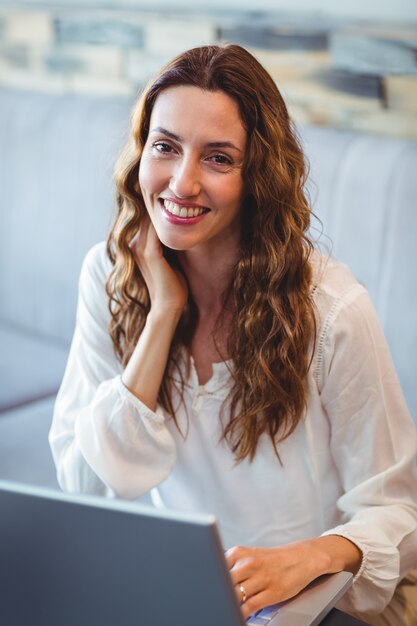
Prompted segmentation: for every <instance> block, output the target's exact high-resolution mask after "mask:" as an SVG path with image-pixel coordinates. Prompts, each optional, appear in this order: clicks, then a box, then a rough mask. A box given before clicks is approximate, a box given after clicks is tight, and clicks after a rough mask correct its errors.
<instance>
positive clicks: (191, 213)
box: [163, 200, 204, 217]
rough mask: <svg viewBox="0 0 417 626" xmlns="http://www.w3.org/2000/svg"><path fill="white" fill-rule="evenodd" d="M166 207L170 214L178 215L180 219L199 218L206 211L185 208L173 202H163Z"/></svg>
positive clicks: (196, 208) (197, 208)
mask: <svg viewBox="0 0 417 626" xmlns="http://www.w3.org/2000/svg"><path fill="white" fill-rule="evenodd" d="M163 203H164V207H165V209H166V210H167V211H169V213H172V214H173V215H177V216H178V217H197V216H198V215H201V214H202V213H204V209H201V208H199V207H184V206H179V205H178V204H176V203H175V202H171V200H163Z"/></svg>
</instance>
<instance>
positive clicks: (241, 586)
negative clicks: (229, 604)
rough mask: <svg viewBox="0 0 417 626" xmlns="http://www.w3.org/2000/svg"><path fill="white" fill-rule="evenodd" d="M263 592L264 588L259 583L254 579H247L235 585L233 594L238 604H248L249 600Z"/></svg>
mask: <svg viewBox="0 0 417 626" xmlns="http://www.w3.org/2000/svg"><path fill="white" fill-rule="evenodd" d="M263 590H264V586H263V585H262V583H261V581H259V580H256V579H255V578H247V579H246V580H243V581H242V582H240V583H237V584H236V585H235V593H236V597H237V600H238V602H239V603H240V604H245V602H248V600H249V598H251V597H252V596H256V595H257V594H259V593H261V592H262V591H263Z"/></svg>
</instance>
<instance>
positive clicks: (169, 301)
mask: <svg viewBox="0 0 417 626" xmlns="http://www.w3.org/2000/svg"><path fill="white" fill-rule="evenodd" d="M130 249H131V250H132V253H133V256H134V258H135V260H136V263H137V264H138V267H139V269H140V271H141V273H142V276H143V279H144V281H145V282H146V285H147V287H148V290H149V297H150V300H151V308H150V311H149V314H148V316H147V318H146V323H145V326H144V328H143V330H142V333H141V334H140V336H139V339H138V342H137V344H136V346H135V349H134V350H133V353H132V355H131V357H130V359H129V362H128V363H127V365H126V368H125V370H124V372H123V374H122V381H123V383H124V385H125V386H126V387H127V388H128V389H129V390H130V391H131V392H132V393H133V394H134V395H135V396H136V397H137V398H138V399H139V400H141V401H142V402H143V403H144V404H146V406H148V407H149V408H150V409H151V411H155V409H156V405H157V398H158V393H159V388H160V386H161V383H162V380H163V376H164V372H165V368H166V364H167V361H168V358H169V350H170V346H171V342H172V338H173V336H174V334H175V329H176V327H177V324H178V321H179V319H180V317H181V314H182V311H183V309H184V306H185V304H186V302H187V298H188V288H187V283H186V280H185V278H184V276H183V275H182V274H181V272H180V271H179V270H177V269H175V268H173V267H171V265H170V264H169V263H168V261H167V260H166V259H165V257H164V254H163V248H162V244H161V242H160V241H159V239H158V236H157V234H156V232H155V229H154V227H153V225H152V223H151V221H150V219H149V218H147V219H146V220H144V221H143V222H142V224H141V227H140V230H139V232H138V233H137V234H136V235H135V237H134V238H133V239H132V241H131V243H130Z"/></svg>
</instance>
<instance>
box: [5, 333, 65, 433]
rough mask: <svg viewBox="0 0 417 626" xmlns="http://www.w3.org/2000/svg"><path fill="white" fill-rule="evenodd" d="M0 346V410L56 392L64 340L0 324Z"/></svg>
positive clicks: (63, 355) (61, 367) (63, 351)
mask: <svg viewBox="0 0 417 626" xmlns="http://www.w3.org/2000/svg"><path fill="white" fill-rule="evenodd" d="M0 346H1V350H0V381H1V384H0V413H2V412H3V411H7V410H9V409H12V408H13V407H16V406H18V405H21V404H25V403H27V402H32V401H34V400H39V399H40V398H45V397H47V396H51V395H54V394H56V392H57V390H58V387H59V384H60V382H61V379H62V376H63V373H64V368H65V363H66V359H67V354H68V348H67V346H66V345H65V344H63V345H62V344H57V342H53V341H50V340H46V339H44V338H40V337H37V336H36V335H31V334H29V333H28V332H22V331H20V330H19V329H17V328H15V327H12V326H6V325H4V324H2V325H0ZM2 419H3V416H2V415H0V422H1V420H2Z"/></svg>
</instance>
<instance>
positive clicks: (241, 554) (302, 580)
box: [226, 536, 362, 619]
mask: <svg viewBox="0 0 417 626" xmlns="http://www.w3.org/2000/svg"><path fill="white" fill-rule="evenodd" d="M226 559H227V563H228V566H229V569H230V574H231V577H232V580H233V583H234V585H235V588H236V593H237V598H238V600H239V602H241V601H242V593H241V590H240V585H243V588H244V590H245V593H246V595H247V598H248V599H247V600H246V601H245V602H244V604H243V606H242V613H243V616H244V618H245V619H247V618H248V617H249V616H250V615H252V614H253V613H255V612H256V611H259V610H260V609H262V608H263V607H265V606H268V605H270V604H275V603H276V602H282V601H284V600H288V599H289V598H291V597H293V596H294V595H296V594H297V593H298V592H299V591H301V590H302V589H304V587H306V586H307V585H308V584H309V583H310V582H311V581H312V580H314V579H315V578H317V577H318V576H321V575H322V574H333V573H336V572H341V571H349V572H352V573H353V574H355V573H356V572H357V571H358V569H359V567H360V563H361V559H362V553H361V551H360V550H359V549H358V548H357V547H356V546H355V545H354V544H353V543H351V542H350V541H348V540H347V539H344V538H343V537H337V536H331V537H330V536H329V537H318V538H315V539H309V540H306V541H298V542H296V543H292V544H289V545H287V546H280V547H276V548H247V547H241V546H239V547H234V548H231V550H229V551H228V552H227V554H226Z"/></svg>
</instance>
